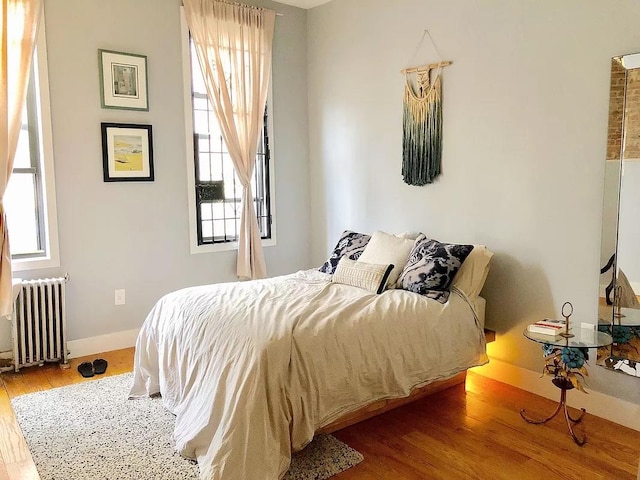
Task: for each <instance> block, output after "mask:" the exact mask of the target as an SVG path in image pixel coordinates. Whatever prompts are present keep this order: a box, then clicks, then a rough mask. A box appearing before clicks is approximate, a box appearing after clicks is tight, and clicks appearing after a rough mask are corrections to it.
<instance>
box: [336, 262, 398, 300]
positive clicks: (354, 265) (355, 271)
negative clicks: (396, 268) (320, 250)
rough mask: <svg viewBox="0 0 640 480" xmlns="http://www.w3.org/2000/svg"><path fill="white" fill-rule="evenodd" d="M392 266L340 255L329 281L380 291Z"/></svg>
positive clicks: (374, 291)
mask: <svg viewBox="0 0 640 480" xmlns="http://www.w3.org/2000/svg"><path fill="white" fill-rule="evenodd" d="M392 268H393V265H374V264H372V263H365V262H360V261H357V260H351V259H349V258H347V257H342V258H341V259H340V261H339V262H338V266H337V267H336V271H335V272H334V273H333V277H331V281H332V282H333V283H343V284H345V285H351V286H353V287H358V288H364V289H365V290H368V291H370V292H373V293H382V292H384V287H385V285H386V284H387V278H388V277H389V273H391V269H392Z"/></svg>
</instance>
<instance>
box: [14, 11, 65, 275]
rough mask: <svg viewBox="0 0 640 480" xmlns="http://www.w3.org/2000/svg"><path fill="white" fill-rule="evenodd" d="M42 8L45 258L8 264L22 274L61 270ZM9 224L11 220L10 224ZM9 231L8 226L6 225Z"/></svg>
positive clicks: (39, 66)
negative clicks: (52, 269) (59, 268)
mask: <svg viewBox="0 0 640 480" xmlns="http://www.w3.org/2000/svg"><path fill="white" fill-rule="evenodd" d="M46 37H47V35H46V31H45V21H44V7H43V11H42V12H41V14H40V25H39V27H38V37H37V39H36V55H35V57H34V59H35V60H36V65H35V67H36V68H35V69H34V71H35V72H37V76H38V78H37V79H36V80H37V89H38V90H39V96H40V105H39V108H40V118H39V120H40V125H39V128H38V131H39V135H40V138H39V141H38V147H39V148H40V159H41V162H42V164H41V167H42V170H41V179H42V200H43V201H42V203H43V209H44V212H43V217H44V230H45V255H44V256H38V257H23V258H14V259H12V260H11V269H12V270H13V271H14V272H20V271H25V270H38V269H44V268H57V267H59V266H60V250H59V244H58V214H57V209H56V187H55V174H54V168H53V164H54V161H53V135H52V131H51V102H50V97H49V68H48V65H47V41H46ZM9 222H11V220H9ZM9 228H11V223H9Z"/></svg>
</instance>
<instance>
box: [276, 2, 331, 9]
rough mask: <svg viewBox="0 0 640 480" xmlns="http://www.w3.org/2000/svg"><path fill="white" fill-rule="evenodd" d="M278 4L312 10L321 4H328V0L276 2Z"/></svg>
mask: <svg viewBox="0 0 640 480" xmlns="http://www.w3.org/2000/svg"><path fill="white" fill-rule="evenodd" d="M276 1H277V2H278V3H286V4H287V5H293V6H294V7H300V8H313V7H317V6H318V5H322V4H323V3H328V2H329V1H330V0H276Z"/></svg>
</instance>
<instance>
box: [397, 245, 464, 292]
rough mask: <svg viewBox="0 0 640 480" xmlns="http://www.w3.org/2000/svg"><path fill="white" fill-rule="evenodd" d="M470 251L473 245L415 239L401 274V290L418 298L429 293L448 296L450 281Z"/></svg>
mask: <svg viewBox="0 0 640 480" xmlns="http://www.w3.org/2000/svg"><path fill="white" fill-rule="evenodd" d="M472 250H473V245H458V244H455V243H441V242H438V241H437V240H433V239H429V238H426V237H423V238H420V239H418V240H416V243H415V245H414V246H413V248H412V250H411V253H410V254H409V260H408V261H407V264H406V265H405V266H404V269H403V270H402V273H401V274H400V284H401V285H402V288H403V289H405V290H409V291H410V292H415V293H419V294H420V295H424V294H426V293H428V292H429V291H432V290H438V291H441V292H447V293H448V292H449V287H450V286H451V283H452V282H453V278H454V277H455V276H456V273H458V270H459V269H460V267H461V266H462V263H463V262H464V261H465V259H466V258H467V257H468V256H469V254H470V253H471V251H472ZM447 298H448V296H447V297H446V298H444V300H445V301H446V299H447Z"/></svg>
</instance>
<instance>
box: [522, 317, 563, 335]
mask: <svg viewBox="0 0 640 480" xmlns="http://www.w3.org/2000/svg"><path fill="white" fill-rule="evenodd" d="M566 325H567V322H566V321H565V320H551V319H549V318H545V319H544V320H540V321H538V322H536V323H532V324H531V325H529V326H528V327H527V330H528V331H530V332H531V333H539V334H541V335H551V336H556V335H560V334H561V333H562V332H564V330H565V328H566Z"/></svg>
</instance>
